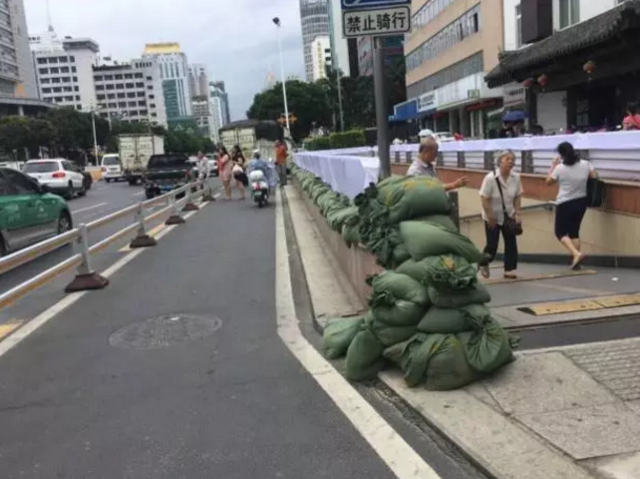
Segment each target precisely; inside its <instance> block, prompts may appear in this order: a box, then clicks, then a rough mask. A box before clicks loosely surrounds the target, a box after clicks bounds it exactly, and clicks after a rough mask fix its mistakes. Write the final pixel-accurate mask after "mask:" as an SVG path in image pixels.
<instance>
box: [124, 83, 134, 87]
mask: <svg viewBox="0 0 640 479" xmlns="http://www.w3.org/2000/svg"><path fill="white" fill-rule="evenodd" d="M126 85H127V88H134V86H133V83H127V84H126Z"/></svg>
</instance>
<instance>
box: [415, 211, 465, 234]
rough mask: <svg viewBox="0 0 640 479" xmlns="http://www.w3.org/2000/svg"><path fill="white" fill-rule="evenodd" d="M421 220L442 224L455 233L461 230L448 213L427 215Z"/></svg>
mask: <svg viewBox="0 0 640 479" xmlns="http://www.w3.org/2000/svg"><path fill="white" fill-rule="evenodd" d="M419 220H420V221H425V222H427V223H431V224H434V225H438V226H441V227H442V228H444V229H446V230H447V231H453V232H454V233H455V232H457V231H459V230H458V227H457V226H456V224H455V223H454V222H453V220H452V219H451V216H448V215H431V216H425V217H424V218H419Z"/></svg>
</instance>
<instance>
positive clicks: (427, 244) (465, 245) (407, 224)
mask: <svg viewBox="0 0 640 479" xmlns="http://www.w3.org/2000/svg"><path fill="white" fill-rule="evenodd" d="M400 236H401V237H402V242H403V243H404V244H405V245H406V246H407V250H408V251H409V254H410V255H411V258H413V259H414V260H415V261H421V260H423V259H424V258H427V257H429V256H440V255H443V254H455V255H458V256H461V257H462V258H464V259H466V260H467V261H468V262H470V263H478V262H480V260H482V258H483V255H482V253H481V252H480V250H479V249H478V248H477V247H476V245H474V244H473V242H472V241H471V240H470V239H469V238H467V237H466V236H464V235H462V234H460V233H454V232H452V231H447V230H446V229H444V228H443V227H441V226H438V225H435V224H433V223H429V222H426V221H403V222H402V223H400Z"/></svg>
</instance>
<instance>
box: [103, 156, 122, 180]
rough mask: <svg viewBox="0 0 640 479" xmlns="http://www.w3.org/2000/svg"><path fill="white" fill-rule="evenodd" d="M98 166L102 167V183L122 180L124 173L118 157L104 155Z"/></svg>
mask: <svg viewBox="0 0 640 479" xmlns="http://www.w3.org/2000/svg"><path fill="white" fill-rule="evenodd" d="M100 166H102V178H104V181H106V182H107V183H110V182H111V181H120V180H124V172H123V171H122V163H120V156H119V155H116V154H108V155H104V156H103V157H102V162H101V163H100Z"/></svg>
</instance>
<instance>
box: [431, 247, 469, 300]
mask: <svg viewBox="0 0 640 479" xmlns="http://www.w3.org/2000/svg"><path fill="white" fill-rule="evenodd" d="M421 263H423V264H424V267H425V271H426V276H425V278H424V282H426V284H428V285H429V286H433V287H434V288H436V289H438V290H440V291H450V290H460V289H465V288H468V287H470V286H473V285H474V284H476V283H477V282H478V270H477V269H476V268H475V267H474V266H472V265H471V264H470V263H469V262H468V261H467V260H466V259H464V258H462V257H460V256H456V255H452V254H449V255H442V256H430V257H428V258H425V259H423V260H422V261H421Z"/></svg>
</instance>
